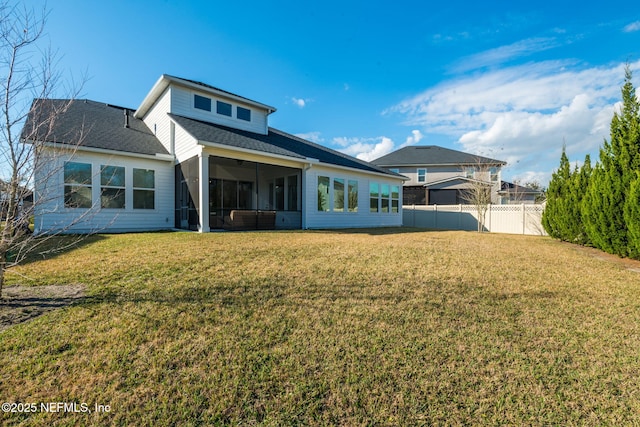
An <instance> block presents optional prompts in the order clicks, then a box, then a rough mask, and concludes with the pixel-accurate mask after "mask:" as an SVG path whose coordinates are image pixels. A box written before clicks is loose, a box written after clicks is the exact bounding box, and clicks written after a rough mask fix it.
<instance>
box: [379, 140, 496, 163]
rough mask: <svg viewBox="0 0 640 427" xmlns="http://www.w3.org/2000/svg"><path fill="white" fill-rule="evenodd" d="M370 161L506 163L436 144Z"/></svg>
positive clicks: (403, 150) (413, 147) (405, 150)
mask: <svg viewBox="0 0 640 427" xmlns="http://www.w3.org/2000/svg"><path fill="white" fill-rule="evenodd" d="M371 163H373V164H375V165H378V166H382V167H394V166H443V165H455V166H460V165H477V164H485V165H505V164H506V162H503V161H502V160H495V159H490V158H488V157H483V156H477V155H475V154H469V153H465V152H462V151H457V150H451V149H449V148H444V147H439V146H437V145H411V146H409V147H404V148H401V149H399V150H396V151H394V152H392V153H389V154H387V155H386V156H382V157H380V158H378V159H376V160H373V161H372V162H371Z"/></svg>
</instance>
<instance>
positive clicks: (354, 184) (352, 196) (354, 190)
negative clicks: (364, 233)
mask: <svg viewBox="0 0 640 427" xmlns="http://www.w3.org/2000/svg"><path fill="white" fill-rule="evenodd" d="M349 212H358V181H349Z"/></svg>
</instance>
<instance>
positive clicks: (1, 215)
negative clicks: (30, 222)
mask: <svg viewBox="0 0 640 427" xmlns="http://www.w3.org/2000/svg"><path fill="white" fill-rule="evenodd" d="M10 191H11V189H10V184H9V183H7V182H6V181H4V180H2V179H0V219H1V220H3V221H4V220H5V218H6V216H7V211H8V209H9V201H10V196H9V194H10ZM16 196H17V197H16V199H17V208H18V210H19V212H20V214H21V215H27V216H29V215H30V213H31V211H30V210H31V207H32V206H33V192H32V191H31V190H29V188H27V187H24V186H19V187H18V188H17V195H16Z"/></svg>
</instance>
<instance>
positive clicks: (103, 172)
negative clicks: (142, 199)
mask: <svg viewBox="0 0 640 427" xmlns="http://www.w3.org/2000/svg"><path fill="white" fill-rule="evenodd" d="M124 190H125V182H124V167H122V166H105V165H102V166H100V206H101V207H102V208H107V209H124V202H125V192H124Z"/></svg>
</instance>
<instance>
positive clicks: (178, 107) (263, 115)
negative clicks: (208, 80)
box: [171, 86, 268, 142]
mask: <svg viewBox="0 0 640 427" xmlns="http://www.w3.org/2000/svg"><path fill="white" fill-rule="evenodd" d="M171 94H172V95H171V112H172V113H174V114H178V115H181V116H185V117H190V118H193V119H196V120H203V121H206V122H210V123H217V124H221V125H224V126H229V127H232V128H236V129H242V130H246V131H249V132H255V133H261V134H264V135H266V134H267V128H268V126H267V111H266V110H259V109H257V108H256V107H254V106H251V105H249V104H243V103H240V102H238V101H235V100H229V99H225V98H222V97H214V96H212V95H211V94H209V93H207V92H198V91H194V90H191V89H185V88H182V87H176V86H172V91H171ZM195 94H198V95H201V96H204V97H206V98H209V99H211V110H212V111H204V110H199V109H197V108H194V106H193V96H194V95H195ZM216 101H222V102H226V103H228V104H231V105H232V106H233V108H232V117H227V116H224V115H222V114H218V113H216ZM237 106H240V107H243V108H247V109H249V110H251V121H250V122H247V121H244V120H240V119H237V118H236V107H237ZM212 142H215V141H212Z"/></svg>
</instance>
